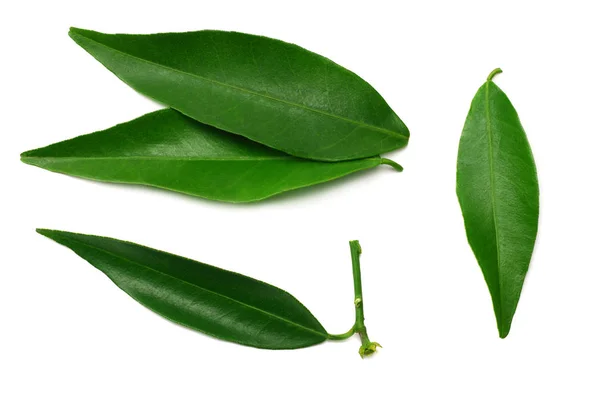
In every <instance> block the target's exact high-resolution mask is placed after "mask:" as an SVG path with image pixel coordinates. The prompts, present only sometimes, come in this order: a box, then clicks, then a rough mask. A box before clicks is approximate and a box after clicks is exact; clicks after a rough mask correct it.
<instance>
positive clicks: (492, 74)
mask: <svg viewBox="0 0 600 400" xmlns="http://www.w3.org/2000/svg"><path fill="white" fill-rule="evenodd" d="M501 72H502V70H501V69H500V68H496V69H495V70H493V71H492V72H490V74H489V75H488V77H487V80H488V82H491V80H492V79H494V77H495V76H496V75H498V74H499V73H501Z"/></svg>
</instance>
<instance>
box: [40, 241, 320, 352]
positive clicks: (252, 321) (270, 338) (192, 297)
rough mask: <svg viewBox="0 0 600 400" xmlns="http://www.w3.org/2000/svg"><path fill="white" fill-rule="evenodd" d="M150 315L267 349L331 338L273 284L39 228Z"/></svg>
mask: <svg viewBox="0 0 600 400" xmlns="http://www.w3.org/2000/svg"><path fill="white" fill-rule="evenodd" d="M37 231H38V232H39V233H40V234H42V235H44V236H46V237H48V238H50V239H52V240H54V241H55V242H57V243H60V244H62V245H64V246H66V247H68V248H70V249H71V250H73V251H74V252H75V253H77V255H79V256H80V257H82V258H83V259H85V260H86V261H88V262H89V263H90V264H92V265H93V266H94V267H96V268H97V269H99V270H100V271H102V272H103V273H104V274H106V275H107V276H108V277H109V278H110V279H111V280H112V281H113V282H114V283H115V284H116V285H117V286H118V287H119V288H121V289H122V290H123V291H124V292H125V293H127V294H128V295H130V296H131V297H133V298H134V299H135V300H137V301H138V302H139V303H141V304H142V305H144V306H146V307H148V308H149V309H150V310H152V311H154V312H156V313H157V314H160V315H162V316H163V317H165V318H167V319H169V320H171V321H173V322H176V323H178V324H181V325H184V326H186V327H188V328H191V329H194V330H197V331H200V332H203V333H206V334H208V335H211V336H214V337H216V338H219V339H222V340H227V341H230V342H235V343H239V344H243V345H246V346H252V347H258V348H265V349H296V348H301V347H307V346H312V345H315V344H318V343H321V342H324V341H325V340H327V338H328V335H327V332H326V331H325V329H324V328H323V327H322V326H321V324H320V323H319V321H317V319H316V318H315V317H314V316H313V315H312V314H311V313H310V311H308V310H307V309H306V307H304V306H303V305H302V304H301V303H300V302H299V301H298V300H296V298H294V297H293V296H292V295H290V294H289V293H287V292H285V291H283V290H281V289H278V288H276V287H274V286H272V285H269V284H267V283H264V282H261V281H258V280H256V279H252V278H249V277H247V276H244V275H240V274H237V273H234V272H230V271H226V270H224V269H220V268H217V267H213V266H210V265H207V264H203V263H200V262H196V261H192V260H189V259H187V258H183V257H179V256H176V255H173V254H169V253H165V252H162V251H159V250H154V249H151V248H148V247H144V246H140V245H137V244H134V243H129V242H124V241H121V240H116V239H111V238H106V237H100V236H90V235H82V234H78V233H71V232H62V231H54V230H48V229H38V230H37Z"/></svg>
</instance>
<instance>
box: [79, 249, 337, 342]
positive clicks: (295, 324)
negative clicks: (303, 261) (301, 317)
mask: <svg viewBox="0 0 600 400" xmlns="http://www.w3.org/2000/svg"><path fill="white" fill-rule="evenodd" d="M71 240H75V241H76V242H77V243H79V244H80V245H82V246H85V247H89V248H91V249H94V250H97V251H101V252H103V253H106V254H109V255H111V256H114V257H116V258H118V259H121V260H124V261H127V262H129V263H132V264H134V265H137V266H140V267H142V268H145V269H148V270H150V271H152V272H154V273H157V274H160V275H164V276H166V277H168V278H171V279H175V280H177V281H179V282H183V283H184V284H186V285H189V286H192V287H194V288H197V289H200V290H202V291H205V292H207V293H211V294H213V295H216V296H219V297H222V298H224V299H227V300H230V301H233V302H234V303H237V304H239V305H241V306H243V307H246V308H249V309H252V310H255V311H258V312H260V313H263V314H265V315H268V316H270V317H272V318H275V319H278V320H280V321H283V322H285V323H288V324H290V325H293V326H296V327H298V328H301V329H304V330H306V331H308V332H311V333H313V334H316V335H318V336H321V337H324V338H327V337H328V335H327V334H326V333H322V332H318V331H315V330H313V329H311V328H308V327H306V326H304V325H300V324H298V323H296V322H294V321H290V320H288V319H286V318H283V317H281V316H279V315H276V314H272V313H270V312H268V311H265V310H262V309H260V308H258V307H254V306H252V305H249V304H246V303H243V302H241V301H239V300H236V299H234V298H231V297H229V296H225V295H224V294H221V293H217V292H214V291H212V290H209V289H206V288H203V287H201V286H198V285H196V284H194V283H192V282H188V281H186V280H184V279H181V278H178V277H176V276H173V275H169V274H166V273H164V272H162V271H158V270H156V269H154V268H151V267H149V266H147V265H144V264H141V263H139V262H137V261H133V260H130V259H128V258H126V257H123V256H121V255H119V254H117V253H113V252H112V251H108V250H105V249H102V248H99V247H96V246H92V245H90V244H87V243H84V242H82V241H79V240H77V239H71ZM280 290H281V289H280ZM286 293H287V292H286ZM290 296H291V295H290ZM292 297H293V296H292ZM296 301H297V300H296Z"/></svg>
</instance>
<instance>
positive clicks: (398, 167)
mask: <svg viewBox="0 0 600 400" xmlns="http://www.w3.org/2000/svg"><path fill="white" fill-rule="evenodd" d="M381 163H382V164H385V165H389V166H391V167H393V168H394V169H395V170H396V171H398V172H402V171H404V168H402V165H400V164H398V163H397V162H395V161H392V160H390V159H389V158H382V159H381Z"/></svg>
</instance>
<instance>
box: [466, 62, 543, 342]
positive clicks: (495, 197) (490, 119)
mask: <svg viewBox="0 0 600 400" xmlns="http://www.w3.org/2000/svg"><path fill="white" fill-rule="evenodd" d="M498 72H500V71H499V70H494V71H493V72H492V73H491V74H490V76H489V77H488V80H487V81H486V82H485V83H484V84H483V85H482V86H481V88H480V89H479V90H478V91H477V93H476V95H475V97H474V99H473V102H472V104H471V109H470V110H469V114H468V116H467V120H466V122H465V126H464V128H463V133H462V135H461V140H460V145H459V152H458V162H457V184H456V191H457V196H458V199H459V202H460V206H461V210H462V213H463V218H464V222H465V230H466V233H467V238H468V241H469V244H470V246H471V249H472V250H473V253H474V254H475V257H476V258H477V261H478V263H479V265H480V267H481V270H482V272H483V274H484V278H485V280H486V283H487V285H488V289H489V291H490V295H491V297H492V302H493V305H494V313H495V315H496V321H497V326H498V332H499V335H500V337H501V338H505V337H506V336H507V335H508V333H509V331H510V328H511V325H512V320H513V317H514V314H515V311H516V308H517V304H518V302H519V298H520V294H521V290H522V287H523V283H524V280H525V275H526V273H527V270H528V268H529V263H530V261H531V256H532V254H533V248H534V245H535V238H536V235H537V227H538V217H539V186H538V181H537V171H536V167H535V161H534V159H533V154H532V152H531V148H530V146H529V142H528V141H527V136H526V134H525V131H524V129H523V127H522V125H521V122H520V119H519V116H518V114H517V111H516V110H515V108H514V107H513V105H512V103H511V102H510V100H509V99H508V97H507V96H506V94H505V93H504V92H502V90H501V89H500V88H499V87H498V86H497V85H496V84H495V83H493V82H492V81H491V79H492V78H493V76H494V75H495V74H496V73H498Z"/></svg>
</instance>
